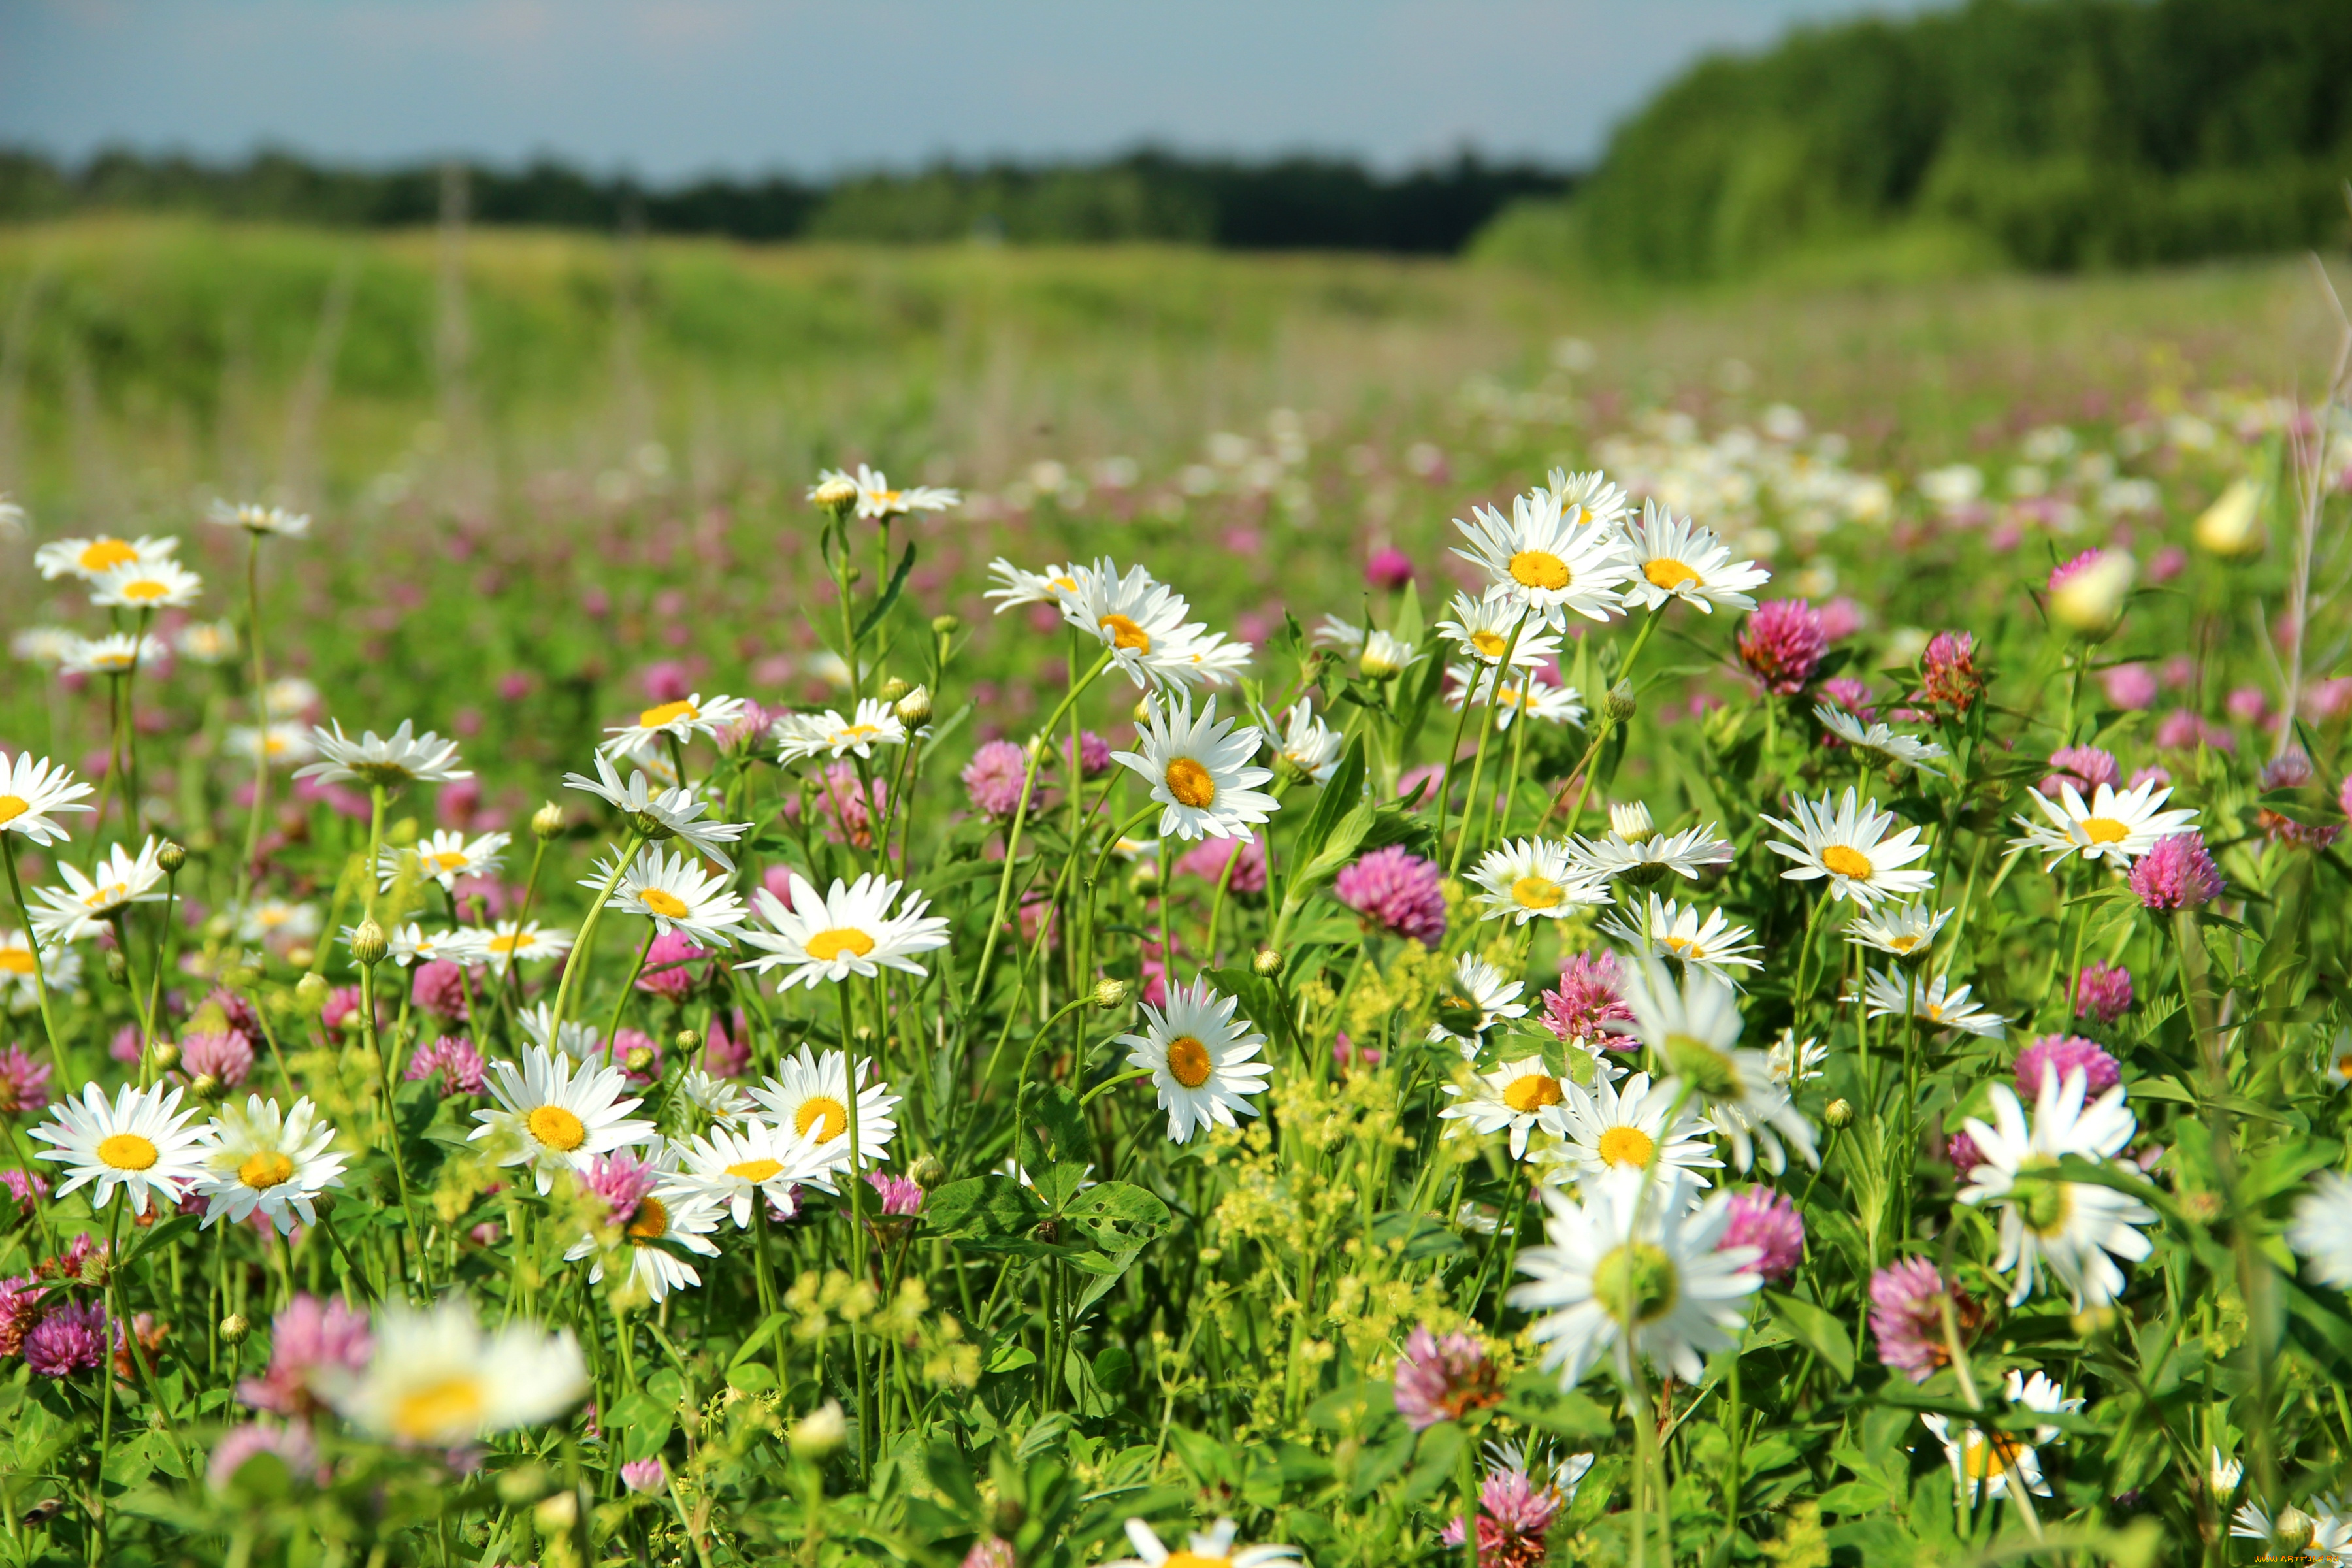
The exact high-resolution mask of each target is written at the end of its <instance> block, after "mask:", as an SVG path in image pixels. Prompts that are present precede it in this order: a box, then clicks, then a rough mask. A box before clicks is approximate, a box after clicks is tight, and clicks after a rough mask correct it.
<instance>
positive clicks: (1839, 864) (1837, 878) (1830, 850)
mask: <svg viewBox="0 0 2352 1568" xmlns="http://www.w3.org/2000/svg"><path fill="white" fill-rule="evenodd" d="M1856 798H1857V797H1856V796H1855V795H1854V792H1853V785H1851V784H1849V785H1847V786H1846V792H1845V795H1844V797H1843V799H1840V800H1837V801H1835V802H1832V800H1831V798H1830V797H1829V796H1827V795H1824V796H1822V798H1821V799H1820V800H1800V801H1799V802H1797V808H1796V809H1797V819H1796V820H1795V821H1794V822H1784V821H1782V820H1781V819H1780V818H1779V817H1777V816H1766V817H1765V818H1764V820H1765V821H1766V822H1769V823H1770V824H1771V825H1772V826H1774V827H1777V828H1779V829H1780V831H1781V832H1783V833H1785V834H1787V835H1789V837H1791V838H1793V839H1795V840H1796V842H1795V843H1794V844H1783V843H1781V842H1780V840H1779V839H1777V838H1776V839H1774V840H1773V841H1772V842H1771V843H1770V844H1769V845H1768V846H1767V847H1768V848H1769V849H1770V850H1771V851H1772V852H1773V853H1774V854H1776V855H1785V856H1787V857H1788V858H1790V859H1791V860H1794V861H1795V862H1796V864H1795V865H1794V866H1791V867H1790V868H1789V869H1787V870H1785V871H1783V872H1781V873H1780V876H1781V879H1782V880H1784V881H1790V882H1811V881H1819V880H1821V879H1822V878H1827V879H1829V884H1830V896H1831V897H1832V898H1835V899H1852V900H1853V901H1854V902H1855V903H1857V904H1860V905H1862V906H1863V907H1864V909H1868V908H1869V907H1870V906H1872V905H1874V904H1875V903H1877V902H1878V901H1879V900H1882V899H1895V898H1907V897H1909V896H1910V895H1912V894H1914V893H1921V892H1925V891H1926V890H1927V888H1928V887H1929V886H1930V885H1931V884H1932V883H1934V881H1935V876H1934V875H1933V873H1931V872H1927V871H1923V870H1915V869H1908V868H1909V867H1910V865H1911V862H1912V861H1914V860H1916V859H1919V858H1921V857H1923V856H1925V855H1926V854H1927V846H1926V845H1925V844H1922V843H1920V842H1919V830H1918V829H1917V828H1916V827H1906V828H1903V829H1901V830H1900V831H1899V832H1894V833H1890V832H1888V831H1887V829H1888V828H1890V827H1893V826H1895V814H1894V813H1893V812H1887V811H1881V810H1879V809H1878V802H1876V801H1875V800H1873V801H1871V802H1869V803H1868V804H1867V805H1857V804H1856Z"/></svg>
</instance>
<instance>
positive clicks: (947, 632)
mask: <svg viewBox="0 0 2352 1568" xmlns="http://www.w3.org/2000/svg"><path fill="white" fill-rule="evenodd" d="M931 630H933V631H935V632H937V633H938V634H939V635H940V636H941V637H953V636H955V635H956V633H958V632H960V631H961V630H963V617H962V616H932V617H931Z"/></svg>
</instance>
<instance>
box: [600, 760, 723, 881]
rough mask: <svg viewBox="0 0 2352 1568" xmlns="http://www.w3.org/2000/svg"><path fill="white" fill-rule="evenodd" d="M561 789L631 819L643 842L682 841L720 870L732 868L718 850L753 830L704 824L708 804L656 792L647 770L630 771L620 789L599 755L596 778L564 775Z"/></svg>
mask: <svg viewBox="0 0 2352 1568" xmlns="http://www.w3.org/2000/svg"><path fill="white" fill-rule="evenodd" d="M563 783H564V785H565V787H567V788H570V789H576V790H584V791H586V792H587V793H588V794H590V795H594V796H596V797H597V798H598V799H599V800H602V801H604V802H605V803H606V804H607V805H611V806H612V807H613V808H614V810H615V811H618V812H619V813H620V814H621V815H622V816H625V817H627V818H628V819H629V826H631V827H634V828H635V829H636V831H637V832H639V833H641V834H643V835H645V837H647V838H649V839H652V840H654V841H655V842H656V843H659V842H661V841H663V840H666V839H670V838H683V839H685V840H686V841H687V842H688V844H691V845H693V846H694V847H695V848H697V849H698V850H700V851H701V852H702V858H704V859H706V860H709V861H713V862H715V863H716V864H717V865H718V867H719V869H720V870H722V871H732V870H733V869H735V862H734V861H733V860H732V859H730V858H729V857H728V854H727V851H726V850H725V849H724V848H722V847H721V846H722V845H728V844H732V843H734V842H735V840H737V839H738V838H740V837H743V835H744V834H746V833H748V832H750V831H751V824H750V823H748V822H707V821H705V820H703V816H702V814H703V813H704V812H706V811H708V810H709V809H710V803H709V801H707V800H704V799H701V798H699V797H698V796H697V795H695V794H694V792H693V791H692V790H687V789H666V790H656V789H652V788H649V787H648V786H647V785H646V775H645V770H644V769H642V768H632V769H631V770H630V772H629V782H628V783H627V784H625V785H624V784H622V783H621V775H620V774H619V773H616V772H614V768H613V763H612V759H611V758H609V757H607V756H605V755H604V753H603V752H598V753H597V754H596V776H595V777H594V778H593V779H592V778H589V777H588V776H587V775H585V774H583V773H566V774H564V775H563Z"/></svg>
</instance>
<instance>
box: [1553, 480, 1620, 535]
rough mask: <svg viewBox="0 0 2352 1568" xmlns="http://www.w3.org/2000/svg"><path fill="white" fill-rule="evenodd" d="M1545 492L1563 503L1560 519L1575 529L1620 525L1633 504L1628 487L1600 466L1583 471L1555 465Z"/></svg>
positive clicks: (1560, 507) (1560, 504)
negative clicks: (1629, 498) (1627, 490)
mask: <svg viewBox="0 0 2352 1568" xmlns="http://www.w3.org/2000/svg"><path fill="white" fill-rule="evenodd" d="M1544 493H1546V494H1547V495H1549V496H1550V497H1551V499H1552V500H1556V501H1558V502H1559V516H1560V521H1562V522H1565V523H1567V524H1568V525H1569V526H1570V527H1571V528H1593V527H1596V526H1597V527H1600V528H1604V529H1613V528H1617V527H1619V526H1621V525H1622V523H1623V522H1624V521H1625V511H1626V509H1627V508H1628V507H1629V506H1631V505H1632V504H1633V503H1632V502H1631V500H1628V498H1627V497H1626V494H1625V491H1624V488H1623V487H1622V486H1620V485H1615V484H1612V483H1611V482H1610V481H1609V477H1608V476H1607V475H1606V474H1603V473H1602V472H1601V470H1599V469H1598V468H1595V469H1593V470H1591V472H1589V473H1581V474H1575V473H1570V472H1569V471H1568V470H1567V469H1566V468H1554V469H1553V470H1552V471H1551V472H1550V473H1549V474H1548V475H1546V476H1545V484H1544Z"/></svg>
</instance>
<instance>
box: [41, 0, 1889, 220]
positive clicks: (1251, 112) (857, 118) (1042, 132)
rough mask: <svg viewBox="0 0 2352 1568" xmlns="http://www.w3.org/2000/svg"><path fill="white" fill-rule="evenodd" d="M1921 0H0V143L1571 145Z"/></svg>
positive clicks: (1595, 147) (731, 159) (738, 169)
mask: <svg viewBox="0 0 2352 1568" xmlns="http://www.w3.org/2000/svg"><path fill="white" fill-rule="evenodd" d="M1917 5H1918V0H1548V3H1544V0H856V3H854V4H853V3H848V0H831V3H820V0H0V142H7V143H13V144H18V145H24V144H30V145H34V146H38V147H42V148H45V149H47V150H48V151H50V152H53V153H62V154H65V155H67V156H68V157H76V158H79V157H81V156H84V155H86V154H87V153H89V152H91V151H92V150H94V149H96V148H98V147H100V146H103V145H107V144H110V143H128V144H131V145H133V146H137V147H141V148H144V149H149V150H159V149H165V148H177V149H183V150H186V151H192V152H195V153H202V154H205V155H209V156H215V157H217V156H226V155H236V154H241V153H246V152H248V151H250V150H251V149H253V148H254V147H256V146H257V145H260V144H262V143H265V142H268V143H276V144H278V145H283V146H289V147H292V148H295V149H297V150H299V151H302V152H306V153H312V154H315V155H320V156H323V157H328V158H332V159H339V160H349V161H356V162H364V163H386V162H393V161H402V160H410V159H415V158H419V157H430V156H438V155H446V154H466V155H470V156H474V157H478V158H484V159H488V160H492V161H497V162H502V163H511V162H515V161H518V160H520V159H523V158H526V157H529V156H531V155H534V154H537V153H553V154H556V155H558V156H561V157H563V158H565V159H568V160H570V161H572V162H573V163H580V164H583V165H585V166H587V167H589V168H591V169H593V170H597V171H622V170H626V171H630V172H633V173H635V174H639V175H640V176H643V177H645V178H647V179H651V180H656V181H666V180H670V179H675V178H677V177H679V176H682V175H687V174H696V173H700V172H704V171H723V172H730V173H735V174H745V173H752V172H758V171H764V170H771V169H782V170H787V171H791V172H794V173H799V174H832V173H836V172H839V171H841V170H844V169H850V168H868V167H875V166H894V167H903V166H906V165H909V164H914V163H922V162H925V161H928V160H929V159H932V158H935V157H938V156H940V155H952V156H955V157H959V158H964V159H972V158H981V157H987V156H991V155H994V154H1000V153H1003V154H1011V155H1015V156H1022V157H1041V156H1045V157H1051V156H1079V157H1085V156H1091V155H1097V154H1100V153H1106V152H1110V151H1115V150H1118V149H1122V148H1126V147H1129V146H1132V145H1134V144H1136V143H1137V142H1142V141H1145V140H1151V141H1155V142H1160V143H1161V144H1164V145H1169V146H1173V147H1178V148H1181V149H1185V150H1188V151H1198V152H1217V153H1241V154H1246V155H1262V154H1265V153H1275V152H1286V151H1293V150H1298V149H1311V150H1314V151H1318V152H1328V153H1349V154H1353V155H1356V156H1359V157H1362V158H1366V159H1368V160H1370V161H1371V162H1372V163H1376V164H1378V165H1380V166H1381V167H1385V168H1396V167H1400V166H1402V165H1405V164H1409V163H1415V162H1418V161H1422V160H1425V159H1430V158H1435V157H1444V156H1446V155H1448V154H1450V153H1452V152H1453V151H1454V149H1455V148H1457V147H1461V146H1463V145H1465V144H1468V145H1475V146H1476V147H1477V148H1479V149H1480V150H1482V151H1483V152H1486V153H1490V154H1496V155H1501V156H1510V155H1515V154H1528V155H1533V156H1536V157H1538V158H1541V159H1544V160H1546V161H1549V162H1568V163H1577V162H1583V161H1587V160H1589V159H1591V157H1592V156H1593V155H1594V154H1595V153H1597V152H1598V151H1599V150H1600V148H1601V144H1602V142H1603V140H1604V138H1605V136H1606V133H1607V131H1608V128H1609V126H1610V125H1611V123H1612V122H1613V121H1615V120H1617V119H1618V118H1619V117H1621V116H1622V115H1623V114H1624V113H1626V112H1627V111H1628V110H1631V109H1633V107H1635V106H1636V105H1638V104H1639V103H1640V102H1641V101H1642V100H1643V98H1644V97H1645V96H1646V95H1647V94H1648V92H1649V91H1650V90H1651V89H1653V88H1654V87H1655V86H1657V85H1658V83H1659V82H1661V81H1662V80H1664V79H1665V78H1666V77H1668V76H1670V75H1671V74H1673V72H1674V71H1675V70H1676V69H1677V68H1680V67H1681V66H1683V65H1684V64H1685V63H1687V62H1688V61H1689V60H1691V59H1692V58H1695V57H1696V56H1697V55H1699V54H1701V53H1704V52H1706V50H1709V49H1715V48H1748V47H1756V46H1758V45H1760V44H1764V43H1767V42H1769V40H1770V39H1772V38H1773V37H1776V36H1777V35H1778V34H1779V33H1780V32H1781V31H1782V30H1783V29H1784V28H1786V27H1787V26H1790V25H1791V24H1792V23H1795V22H1800V21H1805V20H1818V19H1827V18H1835V17H1843V16H1852V15H1854V14H1856V13H1859V12H1863V11H1900V10H1907V9H1916V8H1917Z"/></svg>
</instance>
